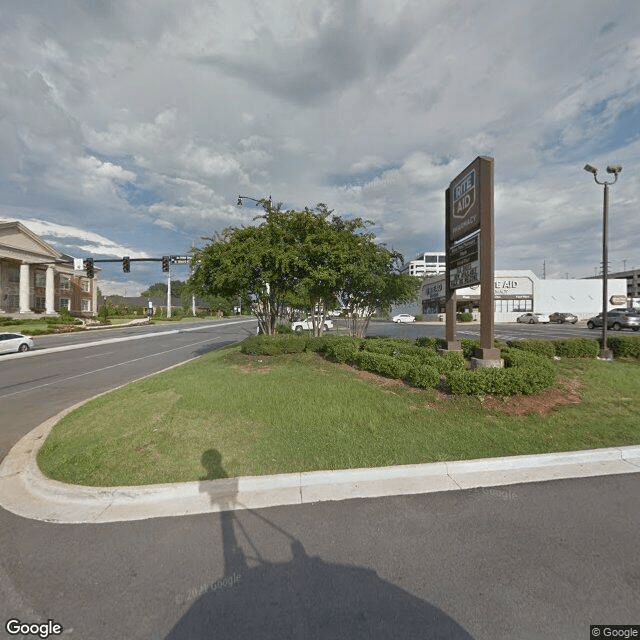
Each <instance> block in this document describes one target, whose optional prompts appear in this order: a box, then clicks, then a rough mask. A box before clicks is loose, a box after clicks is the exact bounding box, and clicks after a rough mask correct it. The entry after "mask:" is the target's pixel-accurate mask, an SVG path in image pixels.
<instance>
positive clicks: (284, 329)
mask: <svg viewBox="0 0 640 640" xmlns="http://www.w3.org/2000/svg"><path fill="white" fill-rule="evenodd" d="M276 333H287V334H289V333H293V329H292V328H291V327H290V326H289V325H288V324H282V323H280V324H277V325H276Z"/></svg>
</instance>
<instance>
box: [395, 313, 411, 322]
mask: <svg viewBox="0 0 640 640" xmlns="http://www.w3.org/2000/svg"><path fill="white" fill-rule="evenodd" d="M391 319H392V320H393V321H394V322H415V321H416V318H415V316H412V315H410V314H408V313H399V314H398V315H397V316H393V318H391Z"/></svg>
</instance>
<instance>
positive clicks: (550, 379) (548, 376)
mask: <svg viewBox="0 0 640 640" xmlns="http://www.w3.org/2000/svg"><path fill="white" fill-rule="evenodd" d="M502 357H503V359H504V363H505V367H504V368H503V369H497V368H491V367H488V368H480V369H475V370H467V371H461V370H456V371H451V372H449V373H448V374H447V376H446V381H447V385H448V387H449V389H450V390H451V392H452V393H454V394H456V395H458V394H463V395H486V394H489V393H490V394H495V395H502V396H512V395H516V394H525V395H530V394H532V393H538V392H539V391H542V390H544V389H548V388H549V387H550V386H552V385H553V384H555V381H556V376H557V372H556V368H555V366H554V364H553V362H551V361H549V360H547V359H546V358H544V357H543V356H538V355H536V354H534V353H530V352H527V351H524V350H518V349H508V350H506V351H504V352H503V353H502Z"/></svg>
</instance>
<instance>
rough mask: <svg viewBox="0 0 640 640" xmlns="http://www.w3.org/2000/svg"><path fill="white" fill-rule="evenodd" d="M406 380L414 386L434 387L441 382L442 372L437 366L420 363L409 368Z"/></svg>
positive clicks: (422, 387)
mask: <svg viewBox="0 0 640 640" xmlns="http://www.w3.org/2000/svg"><path fill="white" fill-rule="evenodd" d="M406 380H407V382H408V383H409V384H410V385H411V386H412V387H418V388H419V389H434V388H435V387H437V386H438V384H440V373H439V372H438V370H437V369H436V368H435V367H432V366H429V365H428V364H420V365H417V366H414V367H411V369H409V373H408V375H407V378H406Z"/></svg>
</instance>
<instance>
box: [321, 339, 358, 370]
mask: <svg viewBox="0 0 640 640" xmlns="http://www.w3.org/2000/svg"><path fill="white" fill-rule="evenodd" d="M361 342H362V341H361V340H360V339H358V338H351V337H348V336H337V337H336V338H334V339H333V340H330V341H327V345H326V349H325V354H326V356H327V357H328V358H330V359H331V360H334V361H335V362H340V363H342V364H344V363H351V362H355V360H356V356H357V354H358V352H359V351H360V343H361Z"/></svg>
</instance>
